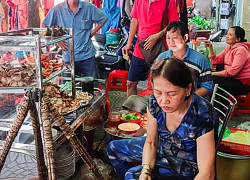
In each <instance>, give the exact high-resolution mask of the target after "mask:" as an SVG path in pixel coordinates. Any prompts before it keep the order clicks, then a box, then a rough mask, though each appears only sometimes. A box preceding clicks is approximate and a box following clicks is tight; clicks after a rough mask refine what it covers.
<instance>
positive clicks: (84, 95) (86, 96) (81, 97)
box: [76, 91, 93, 106]
mask: <svg viewBox="0 0 250 180" xmlns="http://www.w3.org/2000/svg"><path fill="white" fill-rule="evenodd" d="M92 99H93V95H92V94H90V93H88V92H78V91H77V92H76V100H77V101H78V102H80V104H81V106H87V105H89V104H90V102H91V100H92Z"/></svg>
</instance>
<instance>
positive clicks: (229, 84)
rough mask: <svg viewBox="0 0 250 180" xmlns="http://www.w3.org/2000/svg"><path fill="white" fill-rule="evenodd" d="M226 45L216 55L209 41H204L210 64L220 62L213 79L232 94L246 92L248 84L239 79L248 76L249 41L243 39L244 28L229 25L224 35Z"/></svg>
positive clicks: (249, 88)
mask: <svg viewBox="0 0 250 180" xmlns="http://www.w3.org/2000/svg"><path fill="white" fill-rule="evenodd" d="M225 42H226V43H227V44H228V46H227V47H226V48H225V49H224V50H223V51H222V52H221V53H220V54H218V55H217V56H216V55H215V53H214V51H213V45H212V43H211V42H210V41H208V42H205V46H207V47H208V48H209V50H210V54H209V58H210V60H211V61H212V64H214V65H219V64H222V65H223V68H221V69H220V70H219V71H218V69H216V70H217V71H215V72H213V73H212V75H213V81H214V83H215V84H219V85H220V86H221V87H222V88H224V89H225V90H227V91H228V92H230V93H231V94H234V95H239V94H248V93H249V92H250V86H249V85H246V84H243V83H242V82H241V79H246V78H250V54H249V50H250V43H248V42H246V40H245V30H244V29H243V28H241V27H239V26H233V27H231V28H230V29H229V30H228V32H227V35H226V41H225Z"/></svg>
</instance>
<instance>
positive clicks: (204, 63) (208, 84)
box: [195, 52, 214, 97]
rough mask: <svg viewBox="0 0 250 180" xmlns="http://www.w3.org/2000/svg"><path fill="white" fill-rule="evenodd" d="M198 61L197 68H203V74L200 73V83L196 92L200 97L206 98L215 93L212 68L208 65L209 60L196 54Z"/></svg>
mask: <svg viewBox="0 0 250 180" xmlns="http://www.w3.org/2000/svg"><path fill="white" fill-rule="evenodd" d="M195 55H196V56H197V57H198V59H197V61H196V62H197V66H198V67H199V68H201V69H200V70H201V72H199V73H198V77H196V78H198V80H197V81H198V82H197V84H196V90H195V94H197V95H200V96H203V97H204V96H206V95H209V94H210V93H212V92H213V89H214V83H213V77H212V74H211V68H210V65H209V63H208V59H207V58H206V57H205V56H204V55H201V54H200V53H199V52H197V54H195Z"/></svg>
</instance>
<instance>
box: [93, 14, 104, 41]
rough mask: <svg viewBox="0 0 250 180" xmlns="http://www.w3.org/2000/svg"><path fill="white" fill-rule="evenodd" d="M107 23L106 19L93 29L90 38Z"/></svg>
mask: <svg viewBox="0 0 250 180" xmlns="http://www.w3.org/2000/svg"><path fill="white" fill-rule="evenodd" d="M107 21H108V18H106V19H105V20H104V21H103V22H102V23H101V24H98V25H97V26H96V27H95V28H94V29H92V31H91V35H90V38H92V37H93V36H94V35H95V34H96V32H98V31H99V30H100V29H101V28H102V26H103V25H104V24H105V23H106V22H107Z"/></svg>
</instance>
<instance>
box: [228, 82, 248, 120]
mask: <svg viewBox="0 0 250 180" xmlns="http://www.w3.org/2000/svg"><path fill="white" fill-rule="evenodd" d="M241 82H242V83H243V84H248V85H250V78H246V79H241ZM234 97H235V98H236V99H237V101H238V102H237V106H238V108H235V109H234V111H233V113H232V116H234V115H235V114H250V92H249V93H248V94H246V95H234Z"/></svg>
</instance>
